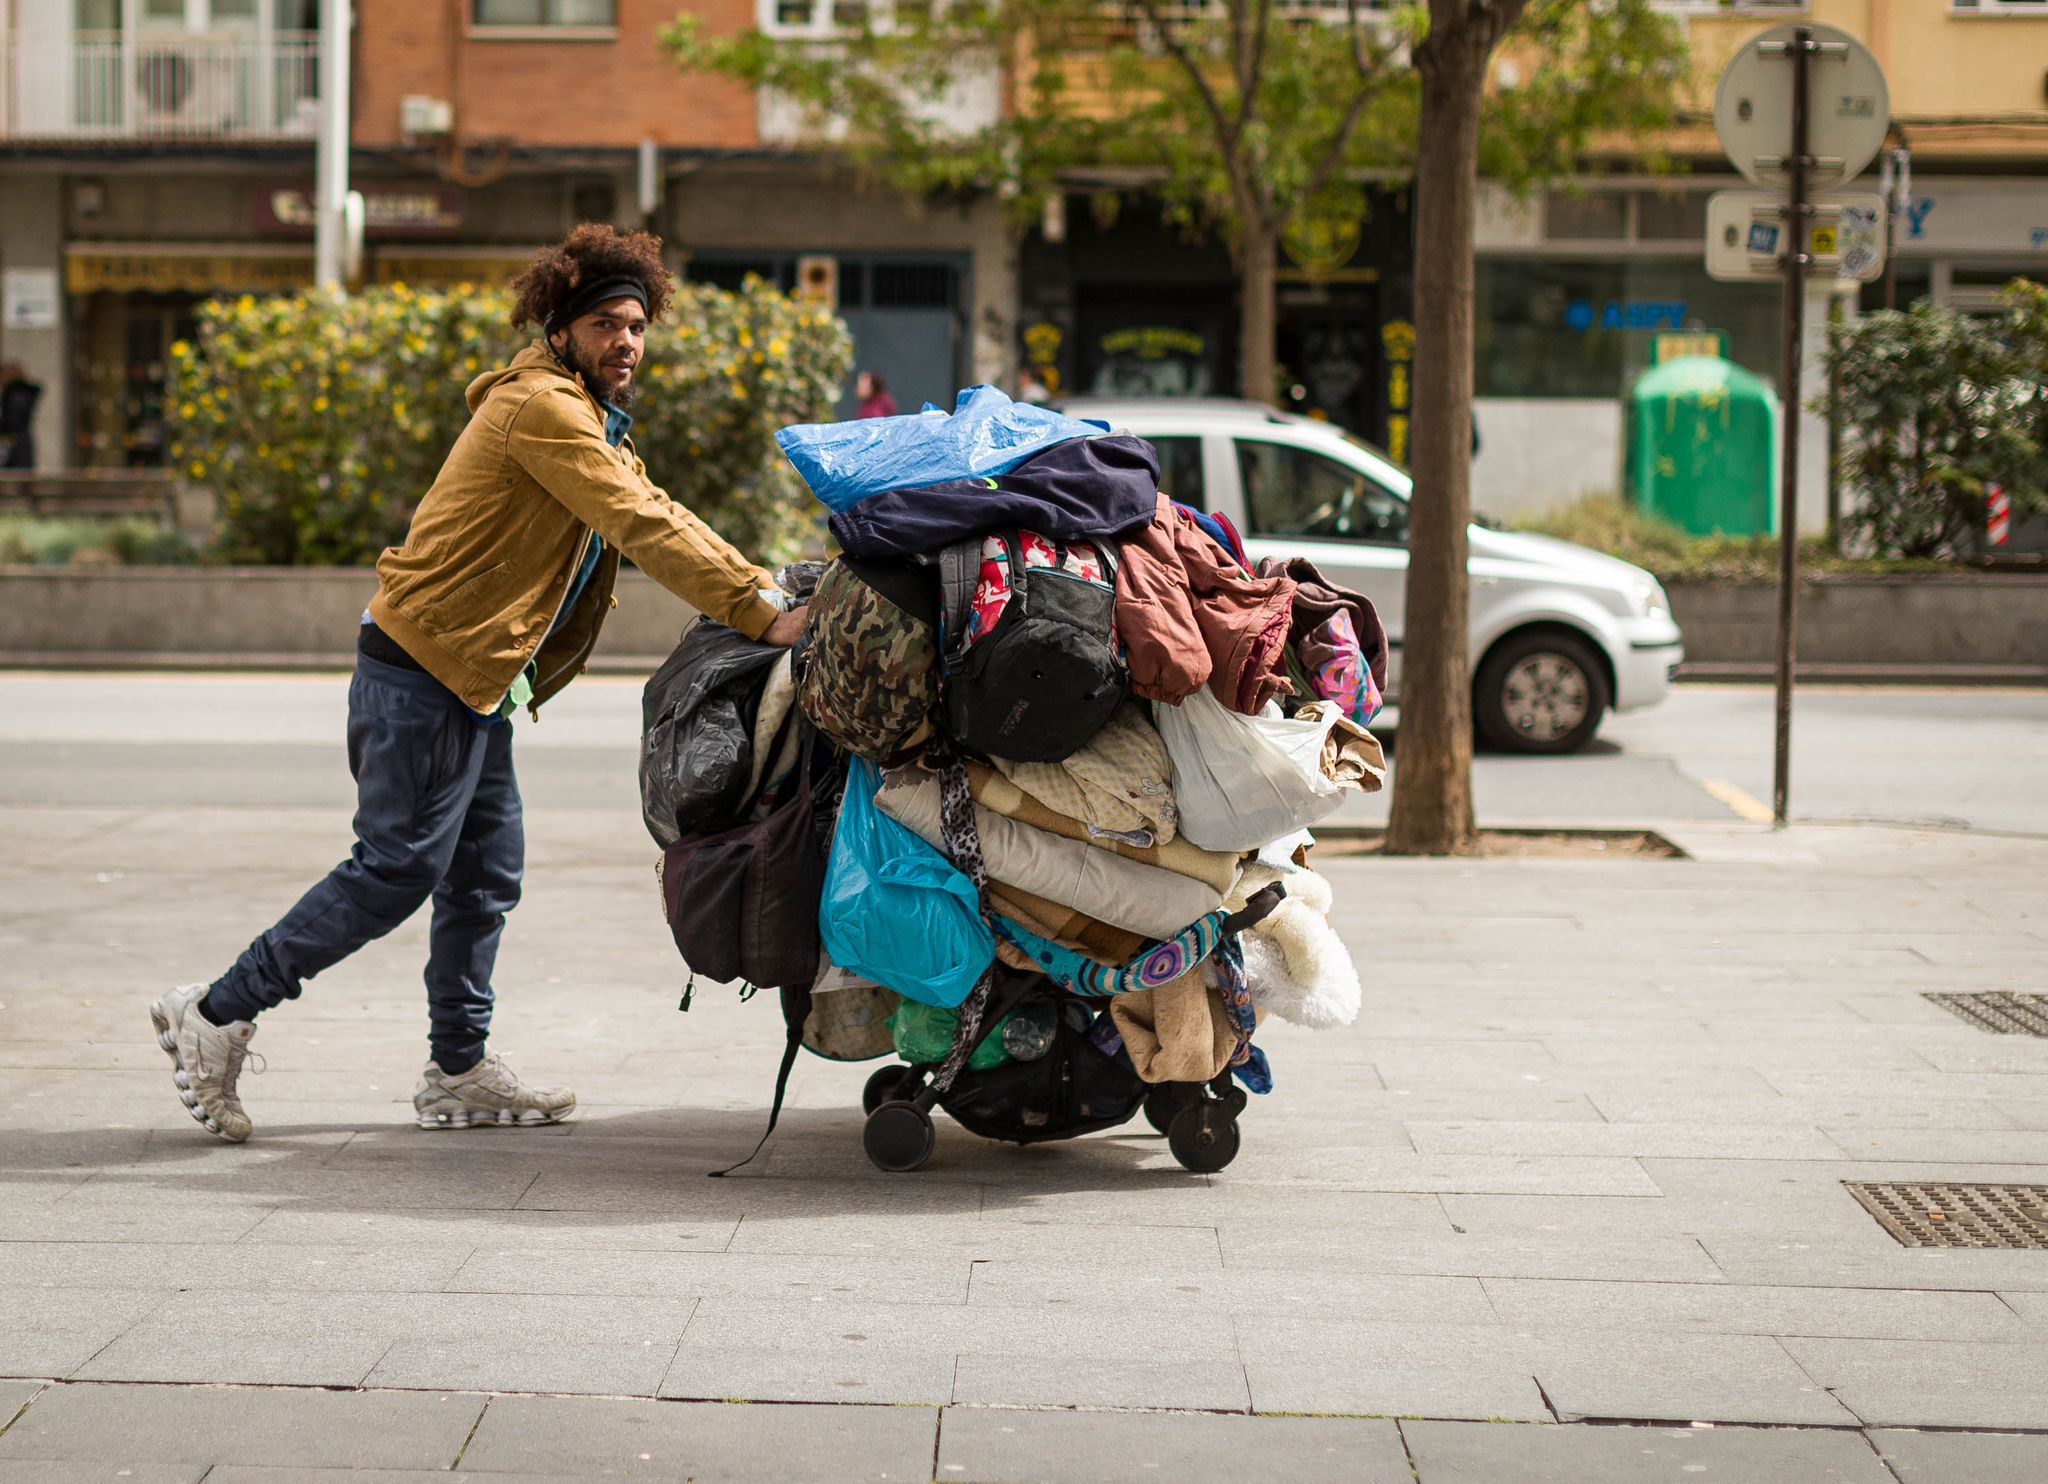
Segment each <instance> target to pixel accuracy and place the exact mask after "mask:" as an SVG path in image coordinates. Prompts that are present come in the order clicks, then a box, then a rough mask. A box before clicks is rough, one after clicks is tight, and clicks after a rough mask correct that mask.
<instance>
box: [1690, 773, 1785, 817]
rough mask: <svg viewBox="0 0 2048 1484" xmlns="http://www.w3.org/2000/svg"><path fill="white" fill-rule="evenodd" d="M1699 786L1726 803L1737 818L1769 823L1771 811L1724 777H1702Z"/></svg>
mask: <svg viewBox="0 0 2048 1484" xmlns="http://www.w3.org/2000/svg"><path fill="white" fill-rule="evenodd" d="M1700 787H1701V788H1703V789H1705V790H1706V791H1707V793H1708V795H1709V796H1711V797H1712V798H1714V799H1716V800H1718V801H1719V802H1721V803H1723V804H1726V805H1727V806H1728V808H1729V810H1730V812H1731V813H1733V814H1734V815H1735V816H1736V817H1737V818H1738V819H1746V820H1748V821H1749V822H1750V823H1751V824H1769V823H1770V822H1771V811H1770V810H1769V809H1768V808H1766V807H1765V806H1764V805H1763V804H1761V803H1759V802H1758V801H1757V800H1756V799H1755V798H1754V797H1752V796H1751V795H1750V794H1749V793H1748V792H1747V791H1746V790H1743V789H1739V788H1737V787H1736V786H1735V785H1734V784H1732V783H1730V782H1728V780H1727V779H1725V778H1707V779H1703V780H1702V781H1701V783H1700Z"/></svg>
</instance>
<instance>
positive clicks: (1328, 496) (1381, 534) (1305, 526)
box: [1237, 438, 1408, 542]
mask: <svg viewBox="0 0 2048 1484" xmlns="http://www.w3.org/2000/svg"><path fill="white" fill-rule="evenodd" d="M1237 471H1238V477H1239V479H1241V480H1242V481H1243V483H1244V511H1245V519H1246V521H1247V522H1248V523H1249V524H1250V526H1251V533H1252V534H1253V535H1254V536H1320V537H1336V538H1338V539H1340V540H1344V539H1348V540H1352V541H1384V542H1406V541H1407V539H1408V506H1407V504H1406V502H1404V501H1403V500H1401V499H1400V498H1399V497H1397V496H1395V495H1393V494H1390V493H1388V492H1387V491H1386V490H1384V489H1382V488H1380V486H1379V485H1377V484H1375V483H1373V481H1372V480H1370V479H1368V478H1366V477H1365V475H1363V474H1361V473H1359V472H1358V471H1357V470H1355V469H1353V468H1351V467H1350V466H1349V465H1346V464H1340V463H1338V462H1337V461H1336V460H1335V459H1332V458H1326V457H1325V456H1323V455H1322V454H1319V453H1314V452H1312V451H1310V450H1309V449H1306V448H1295V447H1292V446H1290V445H1288V444H1285V443H1264V442H1259V441H1256V440H1254V439H1249V438H1240V439H1238V440H1237Z"/></svg>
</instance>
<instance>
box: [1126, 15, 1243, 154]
mask: <svg viewBox="0 0 2048 1484" xmlns="http://www.w3.org/2000/svg"><path fill="white" fill-rule="evenodd" d="M1138 8H1139V9H1140V10H1142V11H1144V12H1145V18H1146V19H1147V20H1149V21H1150V22H1151V23H1152V28H1153V29H1154V30H1155V31H1157V32H1158V33H1159V41H1160V44H1161V45H1162V46H1164V47H1165V48H1166V50H1167V54H1168V55H1169V56H1171V57H1172V58H1173V59H1174V61H1176V62H1178V63H1179V64H1180V68H1181V70H1182V71H1183V72H1185V73H1187V75H1188V77H1189V78H1190V80H1192V81H1193V83H1194V85H1195V91H1196V93H1197V94H1199V95H1200V97H1201V100H1202V110H1203V112H1205V113H1207V114H1208V115H1209V122H1210V123H1211V124H1212V125H1213V126H1214V127H1215V130H1216V142H1217V144H1218V145H1220V146H1221V148H1222V152H1223V158H1224V160H1225V162H1226V164H1227V165H1228V167H1229V170H1230V174H1231V186H1232V188H1233V189H1234V190H1236V191H1238V192H1239V194H1240V195H1241V194H1242V191H1243V186H1242V182H1240V181H1239V180H1238V179H1237V176H1238V175H1239V173H1240V171H1241V169H1242V162H1241V161H1240V160H1239V159H1238V157H1237V141H1238V134H1239V130H1238V126H1237V125H1235V124H1233V123H1232V122H1231V121H1230V117H1229V115H1228V114H1226V113H1225V112H1224V111H1223V100H1222V99H1220V98H1218V97H1217V96H1216V89H1215V88H1214V87H1212V86H1211V85H1210V82H1209V76H1208V74H1207V73H1205V72H1203V71H1202V66H1201V63H1200V62H1199V61H1198V60H1197V59H1196V58H1195V56H1194V54H1193V53H1192V52H1190V51H1189V50H1188V48H1187V43H1186V42H1184V41H1182V40H1181V38H1180V37H1178V36H1176V35H1175V34H1174V33H1173V29H1172V27H1171V26H1170V25H1169V24H1168V23H1167V21H1166V18H1165V16H1164V15H1163V13H1162V12H1161V10H1160V6H1159V0H1138Z"/></svg>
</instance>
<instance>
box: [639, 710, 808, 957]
mask: <svg viewBox="0 0 2048 1484" xmlns="http://www.w3.org/2000/svg"><path fill="white" fill-rule="evenodd" d="M790 724H791V725H793V726H796V727H798V728H800V732H799V736H800V745H799V748H798V751H799V752H800V753H801V754H802V759H803V761H802V762H801V764H800V765H799V766H798V769H797V772H796V775H795V777H794V779H793V780H792V781H791V782H790V784H789V786H788V788H787V789H786V791H785V792H784V793H783V794H782V795H781V797H779V798H777V799H776V800H775V801H774V802H773V804H772V805H771V807H770V808H769V809H768V810H767V812H766V813H765V814H763V815H762V816H761V817H760V818H759V819H754V820H750V821H748V822H746V823H743V824H737V825H734V826H732V827H731V828H729V829H723V830H718V831H716V832H714V833H710V834H699V835H685V836H684V837H683V838H682V839H680V840H678V841H676V842H675V843H674V844H673V845H671V846H669V847H668V849H666V850H665V851H663V852H662V857H661V900H662V907H663V909H664V910H665V912H666V913H667V916H668V926H669V932H670V933H672V934H673V935H674V937H675V940H676V947H677V949H678V950H680V951H681V953H682V955H683V962H684V963H686V964H688V965H689V966H690V972H691V973H692V974H702V975H703V976H704V977H705V978H707V979H717V980H722V981H726V982H731V981H735V980H744V981H745V982H747V983H749V984H753V985H757V986H760V987H763V988H768V989H784V988H790V987H794V986H796V985H802V986H803V987H805V988H807V989H808V988H809V987H810V985H811V983H812V982H813V981H814V980H815V979H816V978H817V976H818V956H819V953H820V951H821V950H820V945H819V941H818V902H819V899H820V898H821V897H822V896H823V895H824V891H825V834H826V828H825V826H824V824H823V822H822V814H821V799H820V793H819V790H817V789H816V788H815V787H814V786H813V782H812V775H811V770H812V754H813V753H815V752H816V751H817V750H818V749H817V737H816V734H815V733H814V732H813V731H812V729H811V727H810V726H809V724H808V723H806V722H802V721H800V720H797V719H795V718H792V719H791V722H790Z"/></svg>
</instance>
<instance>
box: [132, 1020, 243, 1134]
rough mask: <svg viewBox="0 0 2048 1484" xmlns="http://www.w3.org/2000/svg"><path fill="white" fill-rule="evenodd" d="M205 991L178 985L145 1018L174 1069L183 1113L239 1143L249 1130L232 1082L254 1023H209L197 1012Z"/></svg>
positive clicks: (212, 1130) (208, 1129) (216, 1132)
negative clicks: (150, 1023) (154, 1027)
mask: <svg viewBox="0 0 2048 1484" xmlns="http://www.w3.org/2000/svg"><path fill="white" fill-rule="evenodd" d="M206 989H207V986H205V985H204V984H181V985H179V986H178V987H177V988H176V989H174V990H172V991H171V992H170V993H169V994H167V995H165V996H164V997H163V998H162V999H160V1000H158V1001H157V1002H156V1003H155V1004H153V1005H151V1006H150V1007H149V1018H150V1020H151V1021H153V1022H154V1023H155V1025H156V1044H157V1045H159V1046H161V1047H163V1049H164V1051H165V1052H166V1053H167V1054H168V1055H169V1056H170V1058H171V1065H172V1066H174V1067H176V1068H177V1071H176V1072H175V1073H174V1074H173V1075H172V1078H171V1080H172V1081H174V1082H176V1083H177V1084H178V1098H179V1100H180V1101H181V1102H183V1103H184V1105H185V1110H186V1111H187V1112H189V1113H190V1114H191V1115H192V1117H193V1118H194V1119H195V1120H197V1121H198V1123H199V1124H200V1125H201V1126H202V1127H204V1128H205V1129H206V1131H207V1132H208V1133H210V1134H218V1135H220V1137H222V1138H223V1139H227V1140H230V1141H231V1142H233V1143H236V1144H239V1143H241V1142H242V1141H243V1140H244V1139H246V1138H248V1137H249V1132H250V1126H249V1115H248V1114H247V1113H244V1112H243V1111H242V1100H241V1099H240V1098H239V1097H237V1096H235V1083H236V1081H237V1080H239V1079H240V1077H241V1075H242V1062H243V1059H244V1058H246V1057H247V1056H248V1055H249V1054H250V1052H249V1038H250V1037H251V1036H253V1035H255V1034H256V1023H255V1022H254V1021H253V1020H237V1021H235V1022H234V1023H233V1024H231V1025H215V1024H213V1023H212V1022H211V1021H209V1020H208V1019H207V1018H206V1017H205V1016H204V1015H201V1014H200V1013H199V1011H198V1009H197V1008H196V1006H197V1005H198V1003H199V1000H200V997H201V996H203V995H204V994H205V993H206ZM254 1070H256V1071H258V1072H260V1071H262V1070H263V1058H262V1057H260V1056H259V1057H257V1058H256V1066H255V1068H254Z"/></svg>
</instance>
